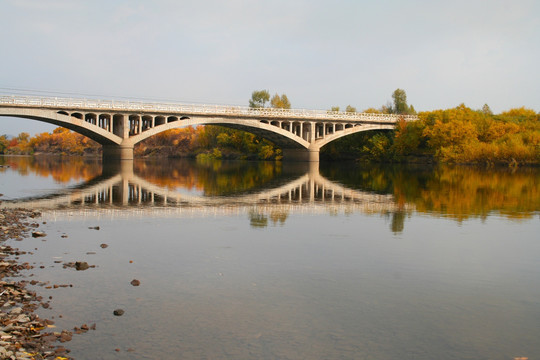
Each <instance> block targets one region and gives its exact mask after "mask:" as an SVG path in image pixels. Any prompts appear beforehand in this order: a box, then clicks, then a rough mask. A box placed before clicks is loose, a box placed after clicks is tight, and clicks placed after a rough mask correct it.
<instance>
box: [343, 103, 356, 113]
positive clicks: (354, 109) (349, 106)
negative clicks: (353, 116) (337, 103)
mask: <svg viewBox="0 0 540 360" xmlns="http://www.w3.org/2000/svg"><path fill="white" fill-rule="evenodd" d="M345 112H348V113H355V112H356V108H355V107H354V106H351V105H347V107H346V108H345Z"/></svg>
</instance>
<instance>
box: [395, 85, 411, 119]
mask: <svg viewBox="0 0 540 360" xmlns="http://www.w3.org/2000/svg"><path fill="white" fill-rule="evenodd" d="M392 99H394V107H393V108H394V109H393V110H394V113H396V114H408V113H409V105H407V94H406V93H405V90H403V89H396V90H395V91H394V93H393V94H392Z"/></svg>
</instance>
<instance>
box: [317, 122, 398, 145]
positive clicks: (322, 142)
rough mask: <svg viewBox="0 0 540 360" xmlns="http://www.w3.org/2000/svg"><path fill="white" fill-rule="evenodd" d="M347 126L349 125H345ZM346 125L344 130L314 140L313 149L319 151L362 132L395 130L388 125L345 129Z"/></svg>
mask: <svg viewBox="0 0 540 360" xmlns="http://www.w3.org/2000/svg"><path fill="white" fill-rule="evenodd" d="M347 125H350V124H347ZM347 125H345V128H344V129H343V130H340V131H336V132H334V133H333V134H328V135H325V136H324V137H323V138H320V139H317V140H315V143H314V144H313V145H315V147H316V148H317V149H318V150H320V149H321V148H322V147H323V146H325V145H327V144H329V143H331V142H332V141H335V140H337V139H340V138H342V137H345V136H349V135H352V134H357V133H359V132H364V131H374V130H394V128H395V127H394V125H393V124H388V125H380V124H361V125H356V126H352V125H351V126H349V127H347ZM313 145H312V146H313Z"/></svg>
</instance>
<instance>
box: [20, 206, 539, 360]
mask: <svg viewBox="0 0 540 360" xmlns="http://www.w3.org/2000/svg"><path fill="white" fill-rule="evenodd" d="M405 221H406V226H405V228H404V231H403V232H402V233H401V234H400V235H398V236H396V235H394V234H393V233H392V232H391V231H389V225H390V224H389V221H388V219H387V218H385V217H382V216H367V215H363V214H349V215H346V216H345V215H338V216H335V215H325V214H322V215H315V216H313V215H298V214H292V215H290V216H289V217H288V218H287V221H286V222H285V223H284V224H282V225H278V226H268V227H266V228H253V227H251V226H250V224H249V218H248V216H247V214H239V215H237V216H216V215H214V214H211V215H210V216H206V217H195V218H174V219H159V218H143V219H135V220H130V219H118V218H107V217H102V218H100V219H96V218H91V219H89V218H85V219H82V220H79V221H72V220H69V221H64V220H63V219H60V218H58V219H57V220H51V221H47V224H46V225H44V226H43V227H42V230H44V231H45V232H46V233H48V234H51V236H50V238H49V239H50V241H47V242H45V243H43V244H41V245H40V246H39V251H36V252H35V254H34V255H32V257H31V258H30V259H31V260H32V261H36V262H38V263H43V264H44V265H45V268H44V269H38V268H36V269H35V270H34V271H33V272H34V273H35V274H36V277H35V278H36V279H38V280H41V281H43V280H50V279H51V278H54V279H55V281H56V282H57V283H63V284H73V285H74V287H73V288H69V289H68V290H67V291H65V292H62V293H61V296H59V295H58V294H59V292H58V291H59V290H48V291H49V292H48V293H47V290H45V289H43V288H40V291H45V295H46V296H48V295H52V296H53V301H52V310H50V312H49V313H48V314H51V315H58V314H62V315H63V317H62V318H58V317H57V322H56V325H57V326H58V328H69V327H72V326H73V324H82V323H86V322H88V321H92V322H94V321H95V322H97V327H98V331H96V332H95V333H91V334H88V336H80V337H77V338H76V339H75V338H74V341H72V342H70V343H69V347H70V348H71V349H72V350H73V353H72V355H73V356H74V357H76V358H79V357H81V358H84V354H89V353H92V354H93V355H94V356H95V357H101V356H100V355H102V356H103V358H107V356H106V355H107V354H108V351H110V352H112V351H113V350H109V349H114V348H117V347H118V348H120V347H122V348H129V347H132V348H134V349H135V352H134V355H133V357H130V358H133V359H143V358H145V356H149V357H153V358H171V357H170V356H169V355H170V353H169V352H168V351H169V349H170V346H169V345H170V344H173V345H174V346H175V348H177V349H178V350H177V351H178V352H179V354H181V352H182V351H186V352H187V351H188V350H189V351H191V354H195V355H193V356H188V357H185V358H212V359H224V358H234V359H247V358H265V359H278V358H283V359H285V358H288V359H302V358H304V359H323V358H326V359H339V358H342V359H355V358H359V359H361V358H374V359H401V358H406V359H412V358H415V359H433V358H436V359H448V360H450V359H479V358H486V359H487V358H501V359H502V358H506V359H511V358H513V356H514V355H520V354H523V355H527V356H529V358H531V359H532V358H537V356H538V355H540V347H539V345H538V341H537V339H538V336H540V328H539V327H538V319H539V316H540V307H539V306H538V298H539V296H540V276H539V275H540V272H539V271H540V263H539V261H538V256H537V254H538V253H539V252H540V243H539V242H538V241H536V239H535V234H538V231H539V230H540V229H539V224H538V222H534V221H528V222H525V223H523V224H517V223H513V222H509V221H507V220H506V219H504V218H500V217H497V216H490V217H489V218H488V219H487V220H485V221H482V220H479V219H471V220H468V221H465V222H463V223H460V224H458V223H456V222H455V221H452V220H449V219H445V218H438V217H429V216H419V215H412V216H411V217H409V218H407V219H406V220H405ZM92 226H100V227H101V229H100V231H95V230H90V229H88V228H89V227H92ZM58 231H61V232H62V233H65V234H67V235H68V237H67V238H61V237H60V236H58V235H52V234H57V233H58ZM101 243H107V244H108V245H109V246H108V247H107V248H106V249H102V248H100V247H99V244H101ZM20 245H21V246H23V247H25V248H23V250H28V251H31V250H33V248H34V247H35V246H36V245H35V242H32V241H31V240H30V242H22V243H21V244H20ZM89 252H93V253H92V255H89ZM56 259H61V261H77V260H82V261H88V262H89V263H91V264H95V265H96V266H97V267H96V268H94V269H90V270H88V271H85V272H76V271H73V270H66V269H62V267H61V266H55V267H53V266H52V265H53V261H54V260H56ZM134 278H136V279H139V280H140V281H141V286H140V287H136V288H135V287H133V286H131V285H130V283H129V282H130V281H131V280H132V279H134ZM118 307H121V308H123V309H124V310H125V311H126V314H125V315H124V316H123V317H122V318H121V319H119V320H120V321H116V320H118V319H116V318H113V316H112V310H114V309H115V308H118ZM89 319H91V320H89ZM140 324H145V326H140ZM508 334H512V335H511V336H509V335H508ZM97 344H100V346H96V345H97ZM186 349H188V350H186ZM246 349H248V350H249V351H250V354H247V350H246ZM96 352H97V353H96ZM223 353H226V354H229V355H230V354H234V356H230V357H225V356H222V354H223ZM403 354H412V355H411V356H403ZM434 354H436V355H434ZM500 354H503V355H505V356H499V355H500ZM78 355H80V356H78ZM111 358H112V357H111ZM173 358H174V356H173Z"/></svg>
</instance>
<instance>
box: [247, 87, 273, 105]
mask: <svg viewBox="0 0 540 360" xmlns="http://www.w3.org/2000/svg"><path fill="white" fill-rule="evenodd" d="M268 100H270V93H269V92H268V90H255V91H254V92H252V93H251V99H250V100H249V107H250V108H254V109H259V108H263V107H264V106H265V105H266V103H267V102H268Z"/></svg>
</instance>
